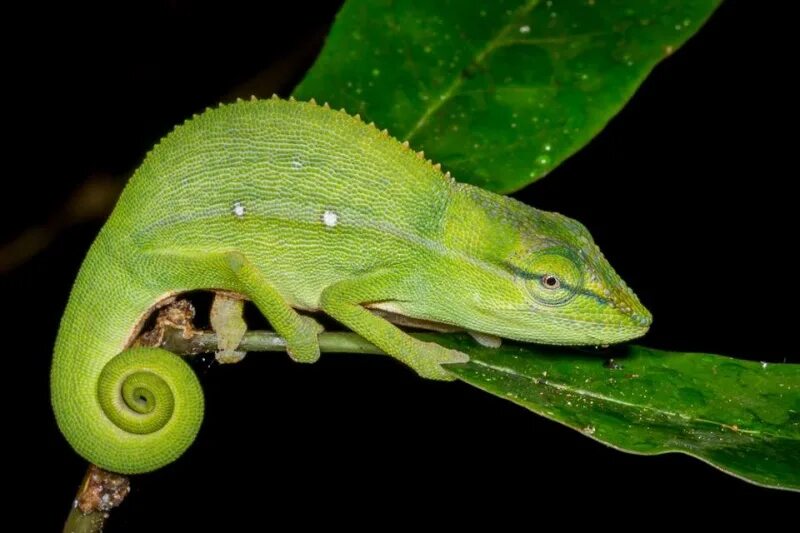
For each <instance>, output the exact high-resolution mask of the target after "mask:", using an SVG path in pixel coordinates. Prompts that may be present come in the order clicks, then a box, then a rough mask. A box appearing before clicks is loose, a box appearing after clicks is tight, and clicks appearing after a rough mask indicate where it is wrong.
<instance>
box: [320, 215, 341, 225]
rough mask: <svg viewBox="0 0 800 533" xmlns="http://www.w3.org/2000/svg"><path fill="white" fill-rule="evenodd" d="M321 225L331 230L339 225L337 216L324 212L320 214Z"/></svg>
mask: <svg viewBox="0 0 800 533" xmlns="http://www.w3.org/2000/svg"><path fill="white" fill-rule="evenodd" d="M322 223H323V224H325V225H326V226H328V227H329V228H333V227H335V226H336V224H338V223H339V215H337V214H336V213H335V212H333V211H325V212H324V213H322Z"/></svg>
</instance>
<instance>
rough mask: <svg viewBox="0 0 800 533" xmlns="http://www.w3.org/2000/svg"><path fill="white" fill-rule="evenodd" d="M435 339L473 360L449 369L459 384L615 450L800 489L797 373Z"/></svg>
mask: <svg viewBox="0 0 800 533" xmlns="http://www.w3.org/2000/svg"><path fill="white" fill-rule="evenodd" d="M429 339H435V340H436V342H440V343H442V344H446V345H449V346H450V347H453V348H457V349H459V350H462V351H464V352H466V353H469V355H470V357H471V360H470V362H469V363H465V364H458V365H447V366H446V368H447V370H449V371H451V372H452V373H453V374H455V375H456V376H458V378H459V379H461V380H463V381H465V382H467V383H469V384H471V385H474V386H476V387H478V388H480V389H483V390H485V391H487V392H490V393H492V394H495V395H497V396H500V397H501V398H505V399H507V400H510V401H512V402H514V403H516V404H519V405H521V406H523V407H526V408H528V409H530V410H531V411H534V412H535V413H538V414H540V415H542V416H545V417H547V418H550V419H552V420H555V421H557V422H560V423H562V424H564V425H566V426H569V427H571V428H573V429H576V430H578V431H580V432H582V433H583V434H584V435H586V436H589V437H591V438H593V439H596V440H598V441H600V442H602V443H604V444H607V445H609V446H611V447H613V448H616V449H619V450H622V451H626V452H632V453H638V454H645V455H654V454H661V453H668V452H680V453H685V454H687V455H691V456H693V457H696V458H698V459H700V460H702V461H705V462H707V463H708V464H710V465H713V466H715V467H717V468H719V469H720V470H722V471H724V472H727V473H728V474H731V475H734V476H737V477H740V478H741V479H744V480H746V481H750V482H752V483H755V484H757V485H762V486H765V487H773V488H781V489H788V490H795V491H800V365H792V364H772V363H770V364H766V363H758V362H752V361H743V360H739V359H732V358H730V357H724V356H720V355H710V354H698V353H675V352H665V351H660V350H654V349H651V348H644V347H641V346H620V347H615V348H614V349H613V352H604V353H603V354H602V355H601V354H600V353H587V352H585V351H578V350H575V349H570V348H552V347H544V346H536V345H530V344H525V345H522V344H518V345H515V344H506V345H504V346H503V347H501V348H499V349H491V348H483V347H480V346H477V345H475V344H474V342H472V341H470V340H469V339H468V338H467V337H465V336H455V337H454V336H446V335H438V336H433V335H432V336H430V337H429ZM609 353H613V354H614V355H613V356H612V357H613V361H612V360H609V359H607V357H609Z"/></svg>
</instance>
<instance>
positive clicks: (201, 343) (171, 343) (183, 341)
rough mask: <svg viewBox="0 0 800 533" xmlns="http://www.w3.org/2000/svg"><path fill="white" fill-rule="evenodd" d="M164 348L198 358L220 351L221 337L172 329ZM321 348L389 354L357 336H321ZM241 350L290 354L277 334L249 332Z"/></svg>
mask: <svg viewBox="0 0 800 533" xmlns="http://www.w3.org/2000/svg"><path fill="white" fill-rule="evenodd" d="M161 347H162V348H164V349H165V350H169V351H171V352H174V353H176V354H178V355H181V356H185V357H194V356H196V355H199V354H202V353H213V352H215V351H217V350H218V349H219V341H218V337H217V334H216V333H214V332H213V331H200V332H195V333H194V334H193V335H192V336H191V337H189V338H188V339H187V338H185V337H184V333H183V332H182V331H181V330H178V329H173V328H170V329H168V330H167V331H166V332H165V334H164V339H163V342H162V344H161ZM319 349H320V352H322V353H351V354H372V355H386V354H385V353H384V352H383V351H382V350H381V349H380V348H378V347H376V346H375V345H374V344H371V343H370V342H368V341H366V340H365V339H364V338H363V337H360V336H359V335H357V334H355V333H350V332H344V331H342V332H339V331H331V332H328V331H326V332H324V333H320V335H319ZM238 350H240V351H244V352H286V341H285V340H284V339H283V338H282V337H279V336H278V335H277V334H276V333H275V332H273V331H259V330H256V331H248V332H247V333H245V334H244V337H243V338H242V342H241V343H239V346H238Z"/></svg>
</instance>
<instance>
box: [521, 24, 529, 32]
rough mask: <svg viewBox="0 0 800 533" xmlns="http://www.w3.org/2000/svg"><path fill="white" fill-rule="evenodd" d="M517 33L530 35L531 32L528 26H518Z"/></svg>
mask: <svg viewBox="0 0 800 533" xmlns="http://www.w3.org/2000/svg"><path fill="white" fill-rule="evenodd" d="M519 32H520V33H530V32H531V27H530V26H528V25H525V26H520V27H519Z"/></svg>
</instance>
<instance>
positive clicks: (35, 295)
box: [0, 1, 800, 532]
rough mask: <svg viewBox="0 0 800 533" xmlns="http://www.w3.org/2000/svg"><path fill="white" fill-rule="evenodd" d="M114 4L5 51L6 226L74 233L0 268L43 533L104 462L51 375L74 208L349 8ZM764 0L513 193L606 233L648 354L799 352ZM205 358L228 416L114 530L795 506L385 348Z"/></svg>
mask: <svg viewBox="0 0 800 533" xmlns="http://www.w3.org/2000/svg"><path fill="white" fill-rule="evenodd" d="M115 5H116V7H114V8H113V9H110V8H108V7H96V6H94V7H85V8H76V7H75V6H69V7H68V8H67V7H60V8H51V7H48V6H46V5H41V6H40V5H37V6H36V9H39V10H40V11H39V12H37V13H28V15H35V16H36V17H37V18H36V20H37V21H38V22H37V23H36V24H35V25H34V26H35V28H34V29H32V30H31V31H30V32H29V33H28V35H27V36H26V38H24V39H22V40H21V41H19V42H17V43H16V44H15V45H11V46H8V47H6V55H7V61H6V65H5V72H6V74H7V76H8V77H7V79H8V80H13V81H11V82H8V83H7V88H10V89H11V90H12V91H14V92H17V91H18V92H19V94H17V95H14V96H13V97H12V98H11V99H10V100H9V101H7V102H6V106H7V109H6V117H7V118H8V117H13V118H21V119H23V120H22V121H19V122H18V124H19V125H14V126H11V124H13V123H9V121H8V120H6V122H5V125H6V132H7V133H10V134H12V135H13V137H14V138H15V143H14V144H13V145H12V144H10V143H7V144H6V156H7V159H8V160H9V162H15V163H16V162H19V163H20V166H19V168H20V170H14V171H12V172H9V173H8V174H7V175H6V176H5V180H4V185H5V187H6V191H7V192H6V194H4V195H3V196H4V198H3V199H4V202H3V206H4V209H3V210H2V211H3V212H2V219H1V220H2V225H1V226H0V235H2V237H3V242H6V241H11V240H12V239H14V238H15V237H16V236H18V235H20V234H21V233H22V232H24V231H25V230H26V229H30V228H31V227H34V226H36V225H42V224H44V225H45V226H47V225H50V227H55V228H60V229H59V230H58V231H57V233H56V237H55V238H54V240H53V241H52V242H51V243H50V244H49V245H48V246H47V247H46V248H45V249H44V250H43V251H42V252H41V253H39V254H37V255H35V256H34V257H33V258H32V259H30V260H29V261H26V262H24V263H22V264H19V265H17V266H15V267H13V268H11V270H10V271H9V272H6V273H5V274H3V275H2V277H0V288H1V289H2V291H3V294H4V296H5V303H6V305H5V315H6V322H5V323H6V327H7V328H9V329H8V333H9V335H10V339H11V340H10V341H8V340H7V342H6V347H7V349H8V348H11V350H8V355H9V357H10V359H11V365H12V369H15V370H11V371H9V372H8V373H7V374H6V381H9V380H11V381H12V382H13V383H12V390H14V389H15V387H14V385H16V388H19V391H20V392H19V393H14V392H12V394H14V395H15V397H16V398H17V406H18V407H17V408H15V409H14V412H13V414H15V415H17V416H19V420H14V429H13V431H14V433H15V434H16V435H22V436H23V438H21V439H16V438H15V439H14V440H15V442H17V444H20V445H21V446H20V448H19V449H18V450H13V451H9V452H6V453H7V459H8V462H9V464H10V466H11V468H12V470H16V468H17V467H24V468H25V469H26V472H25V473H26V479H25V480H24V481H23V484H22V486H25V487H27V486H30V487H31V488H30V489H27V488H26V489H25V490H26V491H30V492H25V493H24V495H23V496H21V497H20V498H19V500H20V502H22V503H34V504H35V506H36V508H37V512H36V513H34V514H31V515H29V516H30V517H31V518H32V519H34V520H35V522H36V523H37V524H38V523H39V521H42V524H43V526H42V528H41V530H43V531H44V530H54V529H56V528H58V527H60V523H61V521H62V520H63V518H64V517H65V516H66V511H67V510H68V508H69V505H70V503H71V500H72V498H73V494H74V491H75V489H76V486H77V484H78V483H79V481H80V479H81V476H82V475H83V472H84V469H85V464H84V462H83V460H82V459H80V458H79V457H78V456H77V455H75V454H74V453H73V452H72V451H71V449H70V448H69V446H68V445H67V444H66V442H65V441H64V440H63V439H62V437H61V436H60V434H59V433H58V430H57V428H56V426H55V424H54V422H53V419H52V415H51V413H50V410H49V403H48V383H47V380H48V368H49V361H50V355H51V351H52V345H53V342H54V339H55V335H56V331H57V327H58V320H59V318H60V315H61V312H62V311H63V307H64V305H65V303H66V300H67V296H68V293H69V288H70V285H71V283H72V281H73V279H74V276H75V274H76V272H77V269H78V267H79V265H80V261H81V259H82V258H83V255H84V253H85V251H86V250H87V248H88V246H89V244H90V243H91V241H92V239H93V237H94V235H95V234H96V232H97V231H98V229H99V227H100V225H101V222H102V219H101V218H97V217H95V218H91V217H89V216H88V215H85V214H84V215H81V214H80V213H79V214H77V215H76V214H75V213H74V209H73V207H71V206H70V201H71V200H70V199H71V198H74V194H75V192H74V191H76V190H77V189H79V187H80V186H81V184H84V183H85V182H86V180H87V179H88V178H89V177H90V176H94V178H95V183H99V184H100V185H103V184H105V185H108V184H109V183H114V181H107V180H105V179H104V178H103V177H104V176H115V177H116V178H117V181H116V183H122V182H123V181H124V177H125V176H126V175H127V173H129V172H130V171H131V170H133V169H134V168H135V167H136V166H137V165H138V164H139V162H140V161H141V158H142V157H143V155H144V153H145V152H146V151H147V150H148V149H149V148H150V147H151V145H152V144H153V143H154V142H155V141H156V140H158V139H159V138H160V137H161V136H163V135H164V134H166V133H167V132H168V131H169V130H170V129H171V127H172V126H173V125H174V124H176V123H178V122H181V121H182V120H183V119H184V118H185V117H187V116H189V115H190V114H191V113H193V112H198V111H201V110H202V109H204V108H205V107H206V106H208V105H214V104H216V103H217V102H218V101H220V100H230V99H231V97H232V96H238V95H242V96H246V95H249V94H250V93H251V92H255V93H256V94H258V95H259V96H268V95H269V94H271V93H272V92H273V91H274V92H278V93H279V94H281V95H284V96H286V95H288V94H289V93H290V91H291V88H292V87H293V85H294V84H295V83H296V82H297V81H299V79H300V78H301V77H302V74H303V72H304V71H305V69H306V68H308V66H309V65H310V64H311V62H312V61H313V58H314V56H315V54H316V51H317V50H318V48H319V47H320V46H321V44H322V40H323V38H324V35H325V32H326V31H327V27H328V25H329V24H330V23H331V21H332V19H333V15H334V13H335V11H336V7H337V6H336V5H335V4H334V3H331V4H326V5H325V6H324V7H320V6H316V7H314V6H311V5H309V4H307V3H305V2H296V3H294V4H281V5H279V6H274V5H273V6H271V7H269V8H267V7H260V8H254V7H253V6H252V5H250V4H248V3H246V2H241V1H234V2H219V3H215V2H205V3H200V2H191V1H173V2H154V3H150V4H146V5H145V4H139V3H133V2H131V3H130V4H128V5H127V7H126V6H125V4H115ZM120 6H122V7H120ZM752 7H754V6H753V3H749V4H748V3H747V2H737V1H730V2H727V3H726V4H725V5H723V6H722V7H721V8H720V9H719V11H718V12H717V13H716V14H715V15H714V16H713V17H712V19H711V20H710V22H709V23H708V24H707V25H706V27H705V28H703V30H702V31H701V32H700V33H699V34H698V35H697V36H696V37H694V38H693V39H692V40H691V41H690V42H689V43H688V44H687V45H686V46H685V47H684V48H682V49H680V50H679V51H677V52H676V53H675V54H674V55H673V57H671V58H669V59H668V60H667V61H665V62H664V63H663V64H662V65H660V66H659V67H657V68H656V69H655V71H654V72H653V74H652V75H651V76H650V78H649V79H648V80H647V81H646V82H645V83H644V85H643V86H642V88H641V90H640V91H639V92H638V93H637V94H636V96H635V97H634V98H633V100H632V101H631V102H630V103H629V104H628V106H627V107H626V108H625V109H624V110H623V111H622V112H621V113H620V114H619V115H618V116H617V117H616V118H615V119H614V120H612V121H611V123H610V124H609V126H608V127H607V128H606V129H605V130H604V131H603V132H602V133H601V134H600V135H599V136H598V137H597V138H596V139H595V140H594V141H593V142H592V143H591V144H590V145H589V146H588V147H587V148H586V149H584V150H583V151H581V152H580V153H579V154H577V155H575V156H574V157H573V158H571V159H570V160H569V161H567V162H566V163H565V164H564V165H562V166H561V167H560V168H559V169H558V170H556V171H554V172H553V173H552V174H551V175H550V176H549V177H547V178H546V179H544V180H543V181H541V182H539V183H537V184H535V185H533V186H531V187H529V188H527V189H525V190H523V191H521V192H519V193H518V194H517V195H516V196H517V197H518V198H520V199H522V200H524V201H526V202H528V203H531V204H533V205H535V206H537V207H539V208H543V209H548V210H556V211H560V212H562V213H564V214H567V215H569V216H572V217H574V218H577V219H579V220H581V221H582V222H584V223H585V224H586V225H587V226H588V227H589V228H590V229H591V230H592V233H593V234H594V236H595V238H596V240H597V241H598V243H599V244H600V246H601V247H602V248H603V250H604V252H605V254H606V256H607V257H609V259H610V260H611V262H612V263H613V264H614V265H615V266H616V268H617V270H618V271H619V272H620V274H621V275H622V277H623V278H625V279H626V280H627V281H628V282H629V284H630V285H631V286H632V287H634V288H635V290H636V292H637V293H638V294H639V296H640V297H641V300H642V301H643V302H644V303H645V305H647V306H648V307H649V308H650V309H651V311H652V312H653V314H654V316H655V317H656V319H655V323H654V326H653V328H652V330H651V333H650V334H649V335H648V337H647V339H646V343H647V344H648V345H650V346H655V347H660V348H667V349H673V350H690V351H707V352H712V353H725V354H729V355H733V356H737V357H743V358H751V359H755V360H763V361H769V362H782V361H786V362H794V363H799V362H800V356H799V353H800V352H799V351H798V348H797V343H796V340H795V338H796V333H795V332H796V330H797V327H796V325H795V322H796V315H797V313H796V308H794V309H793V308H792V302H794V301H797V296H798V294H797V289H796V285H795V277H796V267H795V264H796V261H795V259H794V257H793V256H794V254H795V253H796V251H797V250H796V242H797V238H796V227H797V224H796V223H795V215H796V210H797V208H796V195H795V193H794V185H795V184H794V181H795V180H796V179H797V172H796V170H795V169H794V160H795V158H794V157H793V156H794V155H795V154H794V151H793V150H790V149H789V140H790V139H791V136H790V134H787V133H783V127H784V126H788V127H790V128H791V126H792V124H791V118H790V115H792V114H793V113H794V109H792V108H791V107H790V106H791V104H792V103H793V102H794V100H793V99H790V98H789V91H790V89H791V87H792V85H791V83H790V82H789V77H790V76H791V68H788V65H791V64H792V63H787V62H788V61H789V54H790V50H789V48H788V43H789V40H790V38H791V31H784V30H783V29H777V28H776V26H775V24H776V22H778V19H780V18H781V17H780V15H779V14H775V13H769V12H766V11H763V10H762V11H758V12H756V11H752V10H750V9H749V8H752ZM34 50H36V51H34ZM794 63H796V61H794ZM253 80H255V81H253ZM792 140H793V139H792ZM16 143H19V146H17V145H16ZM12 146H13V148H12ZM90 190H93V191H94V190H95V189H90ZM97 190H111V191H113V190H114V186H113V185H111V186H110V189H109V188H108V187H105V188H103V187H100V189H97ZM83 199H84V200H85V199H86V197H84V198H83ZM90 211H91V210H90ZM70 213H71V214H70ZM82 217H84V218H86V217H88V220H84V221H82V222H79V223H70V222H69V221H70V220H75V219H81V218H82ZM65 221H67V222H65ZM4 250H5V251H8V248H4ZM16 367H19V368H18V369H16ZM197 369H198V372H199V374H200V375H201V379H202V381H203V385H204V387H205V392H206V400H207V406H208V411H207V414H206V418H205V422H204V425H203V428H202V430H201V433H200V435H199V437H198V439H197V441H196V442H195V444H194V445H193V446H192V448H191V449H190V450H189V451H188V452H187V453H186V455H185V456H184V457H183V458H182V459H180V460H179V461H178V462H176V463H175V464H173V465H171V466H169V467H166V468H164V469H162V470H160V471H158V472H156V473H153V474H148V475H144V476H137V477H135V478H134V479H133V492H132V494H131V495H130V496H129V498H128V500H127V501H126V502H125V503H124V505H123V506H122V507H121V508H120V509H118V510H116V511H115V512H114V513H113V518H112V520H111V522H110V523H109V528H108V530H109V531H112V532H121V531H142V530H154V531H155V530H164V529H169V528H180V529H181V530H184V529H186V530H191V529H197V530H204V529H211V528H212V526H217V525H222V528H223V530H240V529H247V528H250V527H259V528H261V527H267V526H268V525H271V524H277V523H280V522H283V521H285V520H292V523H293V524H295V525H297V526H299V525H301V524H306V523H307V522H309V521H310V520H314V519H324V520H326V521H327V522H328V523H329V524H330V525H331V526H342V525H352V524H357V523H361V524H367V523H373V524H374V525H375V526H376V527H378V526H380V525H381V524H386V523H387V522H388V523H390V524H391V523H395V521H396V520H397V519H406V520H410V521H419V522H421V521H422V520H423V518H424V516H426V515H427V514H429V513H430V514H432V515H434V516H437V517H440V518H450V517H458V516H461V517H468V518H469V519H470V520H472V519H477V518H491V519H492V520H497V521H498V523H500V522H502V521H503V520H504V519H508V518H509V517H510V518H515V519H516V518H520V519H523V520H526V521H528V525H529V527H537V522H538V521H539V519H545V518H547V517H548V516H550V517H554V518H557V519H559V520H561V521H563V522H564V523H570V522H572V521H574V520H576V519H578V518H579V517H582V518H584V519H593V518H596V519H597V520H598V521H600V520H606V519H607V518H609V517H612V518H613V519H614V520H615V521H620V520H621V521H624V519H625V518H626V517H629V516H632V514H633V513H638V512H645V513H648V514H651V515H652V517H658V518H657V520H658V521H659V522H661V521H663V520H669V519H670V518H671V519H673V520H679V521H680V520H683V519H685V518H687V517H688V516H689V514H690V513H692V512H697V511H699V512H701V513H704V514H705V516H706V517H709V518H712V517H713V519H714V520H715V521H724V520H726V519H731V518H732V517H734V516H735V517H740V516H742V515H747V514H751V513H752V514H753V515H756V514H757V515H761V516H767V517H775V516H776V515H778V514H780V513H783V512H788V511H790V510H791V508H790V507H789V505H788V504H791V503H796V502H797V501H798V498H797V495H791V494H788V493H782V492H778V491H770V490H767V489H761V488H758V487H755V486H752V485H749V484H746V483H744V482H742V481H739V480H737V479H734V478H732V477H729V476H726V475H724V474H722V473H720V472H718V471H716V470H714V469H713V468H711V467H709V466H706V465H704V464H702V463H700V462H699V461H696V460H694V459H691V458H688V457H685V456H681V455H667V456H659V457H637V456H632V455H627V454H623V453H619V452H616V451H613V450H611V449H608V448H606V447H604V446H602V445H600V444H598V443H596V442H594V441H591V440H589V439H586V438H585V437H583V436H581V435H580V434H578V433H576V432H573V431H571V430H568V429H566V428H563V427H561V426H559V425H557V424H555V423H552V422H549V421H547V420H544V419H542V418H540V417H537V416H535V415H533V414H531V413H529V412H527V411H525V410H523V409H521V408H519V407H516V406H514V405H512V404H510V403H508V402H505V401H503V400H501V399H498V398H494V397H492V396H489V395H488V394H486V393H483V392H481V391H479V390H477V389H474V388H472V387H470V386H467V385H464V384H461V383H453V384H444V383H436V382H428V381H423V380H420V379H418V378H417V377H415V375H414V374H413V373H412V372H411V371H409V370H407V369H405V368H403V367H402V366H400V365H399V364H398V363H396V362H394V361H391V360H384V359H382V358H375V357H372V358H370V357H356V356H340V355H328V356H325V355H323V358H322V360H321V361H320V362H319V363H318V364H316V365H312V366H308V365H297V364H293V363H291V362H290V361H289V359H288V358H287V357H285V356H282V355H278V354H254V355H251V356H249V357H248V358H247V359H246V361H245V362H244V363H242V364H240V365H233V366H229V367H223V368H220V367H216V366H212V365H211V364H210V363H201V364H199V365H197ZM19 399H21V401H19ZM6 401H10V398H8V397H7V398H6ZM557 503H563V504H565V505H566V506H567V507H566V509H567V511H566V512H565V511H556V509H555V505H556V504H557ZM587 504H589V507H587ZM587 508H591V509H595V508H596V509H598V510H597V511H591V512H589V513H588V514H586V511H585V509H587ZM569 509H573V510H571V511H570V510H569ZM579 510H580V511H579ZM375 514H377V516H379V517H381V519H379V520H377V521H374V522H370V518H369V517H370V516H374V515H375ZM652 517H651V519H652ZM387 519H388V520H387ZM32 530H40V528H39V527H38V526H37V527H34V528H32Z"/></svg>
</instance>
